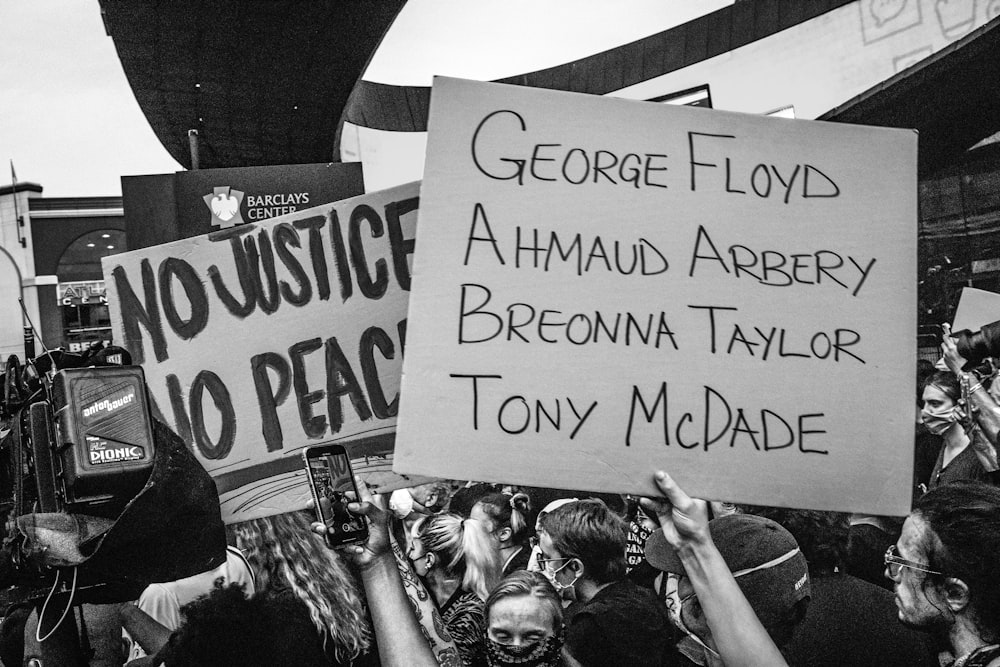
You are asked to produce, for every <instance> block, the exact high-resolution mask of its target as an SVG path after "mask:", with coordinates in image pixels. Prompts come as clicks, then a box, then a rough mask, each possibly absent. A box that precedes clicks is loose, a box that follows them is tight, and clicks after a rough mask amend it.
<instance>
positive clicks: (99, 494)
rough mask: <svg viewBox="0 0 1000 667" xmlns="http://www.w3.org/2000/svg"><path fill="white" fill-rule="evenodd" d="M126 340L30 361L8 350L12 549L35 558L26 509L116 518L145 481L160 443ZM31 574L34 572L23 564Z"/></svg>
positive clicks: (0, 465) (5, 419)
mask: <svg viewBox="0 0 1000 667" xmlns="http://www.w3.org/2000/svg"><path fill="white" fill-rule="evenodd" d="M130 362H131V359H130V357H129V354H128V352H127V351H125V350H124V349H122V348H118V347H108V348H104V349H92V350H91V351H89V352H88V353H86V354H84V355H78V354H71V353H67V352H64V351H62V350H53V351H49V352H46V353H45V354H43V355H41V356H39V357H36V358H35V359H33V360H31V361H30V362H28V363H27V364H26V365H24V366H23V367H22V365H21V363H20V361H19V360H18V359H17V358H16V357H15V356H13V355H12V356H10V357H8V359H7V364H6V368H5V370H4V375H3V393H2V397H0V513H2V514H3V516H4V517H5V518H6V522H5V524H4V525H3V527H2V532H3V535H2V537H3V544H4V551H6V552H8V553H9V554H10V556H11V560H12V561H13V565H14V570H15V572H16V571H22V570H25V569H27V570H28V571H34V572H37V571H38V569H39V568H38V567H27V568H25V566H26V565H28V563H26V562H24V560H23V559H24V557H25V555H26V554H25V552H24V550H23V549H22V548H21V547H23V544H21V541H22V540H23V538H22V536H21V535H20V534H19V532H18V529H17V527H16V525H15V522H16V519H17V517H19V516H23V515H26V514H35V513H67V514H83V515H89V516H94V517H101V518H105V519H111V520H113V519H115V518H116V517H117V516H118V515H119V514H120V513H121V512H122V510H123V509H124V508H125V506H126V505H127V504H128V502H129V501H130V500H131V499H132V498H134V497H135V496H136V494H138V493H139V491H141V490H142V488H143V487H144V485H145V484H146V481H147V480H148V479H149V475H150V473H151V471H152V468H153V459H154V455H155V444H154V439H153V426H152V419H151V417H150V410H149V398H148V395H147V393H146V385H145V381H144V377H143V373H142V368H140V367H138V366H131V365H129V364H130ZM23 573H24V574H28V573H29V572H23Z"/></svg>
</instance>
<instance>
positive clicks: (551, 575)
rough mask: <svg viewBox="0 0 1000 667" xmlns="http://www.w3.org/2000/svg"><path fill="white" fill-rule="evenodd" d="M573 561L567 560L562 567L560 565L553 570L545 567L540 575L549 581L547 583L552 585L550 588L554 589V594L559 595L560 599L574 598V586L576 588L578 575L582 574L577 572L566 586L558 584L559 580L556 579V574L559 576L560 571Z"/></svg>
mask: <svg viewBox="0 0 1000 667" xmlns="http://www.w3.org/2000/svg"><path fill="white" fill-rule="evenodd" d="M573 560H574V559H572V558H571V559H569V560H567V561H566V562H565V563H563V564H562V565H560V566H559V567H557V568H556V569H554V570H553V569H550V568H549V567H548V566H546V567H545V569H543V570H542V575H544V576H545V578H546V579H548V580H549V583H551V584H552V587H553V588H555V589H556V593H558V594H559V597H562V598H573V597H576V589H575V586H576V582H577V581H578V580H579V579H580V575H581V574H582V572H577V573H576V576H575V577H573V581H571V582H569V583H568V584H563V583H559V579H558V574H559V572H560V570H562V569H563V568H564V567H566V566H567V565H569V564H570V563H572V562H573ZM563 591H567V592H566V593H565V594H564V593H563Z"/></svg>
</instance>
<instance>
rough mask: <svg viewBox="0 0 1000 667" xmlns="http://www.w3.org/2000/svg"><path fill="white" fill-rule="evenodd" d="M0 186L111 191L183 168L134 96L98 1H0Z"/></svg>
mask: <svg viewBox="0 0 1000 667" xmlns="http://www.w3.org/2000/svg"><path fill="white" fill-rule="evenodd" d="M0 160H2V162H0V185H8V184H9V183H10V180H11V179H10V161H11V160H13V163H14V169H15V170H16V173H17V180H18V181H31V182H33V183H38V184H39V185H41V186H42V187H43V188H44V189H43V191H42V196H43V197H76V196H88V197H89V196H114V195H120V194H121V180H120V179H121V176H123V175H135V174H162V173H172V172H175V171H179V170H180V169H181V166H180V165H179V164H178V163H177V162H176V161H175V160H174V159H173V158H172V157H170V154H169V153H167V151H166V149H165V148H163V146H162V145H161V144H160V142H159V140H158V139H157V138H156V135H155V134H154V133H153V130H152V129H151V128H150V126H149V123H148V122H146V117H145V116H144V115H143V113H142V111H141V110H140V109H139V104H138V103H137V102H136V101H135V96H134V95H133V94H132V89H131V88H130V87H129V85H128V81H127V80H126V78H125V73H124V71H123V70H122V66H121V63H120V62H119V60H118V55H117V53H116V52H115V46H114V42H113V41H112V40H111V37H109V36H108V35H107V34H106V33H105V32H104V24H103V22H102V21H101V8H100V5H99V4H98V2H97V0H0Z"/></svg>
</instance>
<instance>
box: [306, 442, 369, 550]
mask: <svg viewBox="0 0 1000 667" xmlns="http://www.w3.org/2000/svg"><path fill="white" fill-rule="evenodd" d="M302 458H303V461H304V462H305V466H306V476H307V477H308V479H309V487H310V489H311V490H312V497H313V503H314V505H315V507H316V519H317V521H319V522H320V523H322V524H323V525H324V526H325V527H326V532H325V533H324V539H325V540H326V545H327V546H328V547H330V548H331V549H332V548H336V547H340V546H343V545H345V544H356V543H358V542H364V541H365V540H367V539H368V524H367V523H366V521H365V518H364V517H363V516H357V515H355V514H352V513H351V512H350V511H348V509H347V504H348V503H349V502H353V501H354V500H355V499H357V498H359V495H358V488H357V486H356V485H355V483H354V472H353V471H352V470H351V459H350V457H349V456H348V455H347V452H346V450H345V449H344V448H343V446H341V445H315V446H312V447H307V448H306V449H305V450H304V451H303V452H302ZM349 493H350V494H352V495H351V497H349V496H348V494H349Z"/></svg>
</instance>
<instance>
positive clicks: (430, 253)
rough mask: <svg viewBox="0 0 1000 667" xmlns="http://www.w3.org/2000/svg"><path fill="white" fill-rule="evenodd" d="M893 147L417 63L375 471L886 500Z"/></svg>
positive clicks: (909, 273) (902, 509) (902, 239)
mask: <svg viewBox="0 0 1000 667" xmlns="http://www.w3.org/2000/svg"><path fill="white" fill-rule="evenodd" d="M916 148H917V141H916V135H915V133H913V132H911V131H906V130H890V129H881V128H869V127H859V126H852V125H836V124H830V123H820V122H811V121H796V120H788V119H777V118H766V117H758V116H749V115H744V114H736V113H728V112H719V111H710V110H704V109H691V108H685V107H676V106H661V105H656V104H652V103H644V102H635V101H628V100H618V99H611V98H600V97H594V96H587V95H578V94H573V93H564V92H554V91H544V90H536V89H529V88H523V87H516V86H505V85H500V84H485V83H479V82H471V81H463V80H459V79H449V78H443V77H438V78H436V79H435V83H434V89H433V93H432V104H431V117H430V125H429V135H428V148H427V158H426V167H425V172H424V182H423V186H422V193H421V213H420V215H421V223H420V236H419V242H418V243H419V245H418V248H419V250H418V252H417V254H416V256H415V267H414V271H415V274H414V282H413V286H414V293H413V295H412V298H411V302H410V304H411V305H410V311H409V312H410V315H409V320H408V322H409V333H408V344H409V347H408V349H407V356H406V360H405V363H404V380H403V400H402V404H401V414H400V431H399V434H398V443H397V449H396V459H395V464H394V466H395V469H396V470H397V471H399V472H405V473H420V474H428V475H436V476H441V477H453V478H460V479H477V480H487V481H503V482H511V483H521V484H528V485H536V486H559V487H564V488H572V489H583V490H592V491H608V492H622V493H626V492H628V493H638V494H651V493H655V492H656V491H655V486H654V485H653V482H652V473H653V471H654V470H655V469H657V468H663V469H666V470H668V471H670V472H671V474H672V475H674V477H675V478H676V479H678V480H679V481H680V483H681V484H682V485H683V486H684V488H685V489H688V490H689V491H691V492H693V493H696V494H699V495H702V496H704V497H708V498H717V499H725V500H732V501H739V502H747V503H759V504H781V505H786V506H793V507H803V508H816V509H835V510H844V511H867V512H876V513H881V514H894V513H895V514H900V513H906V512H907V511H908V509H909V503H910V491H909V479H910V466H911V465H912V463H911V458H912V452H911V447H910V443H911V441H912V437H913V423H912V422H913V393H914V391H913V382H914V379H913V376H914V368H915V363H916V358H915V349H914V346H913V344H912V341H913V332H914V330H915V322H916V305H915V304H916V281H915V275H916V225H915V221H916V205H917V195H916V183H917V181H916ZM875 387H878V389H877V394H878V396H877V400H876V399H875V397H874V396H873V395H872V392H871V390H872V388H875Z"/></svg>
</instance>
